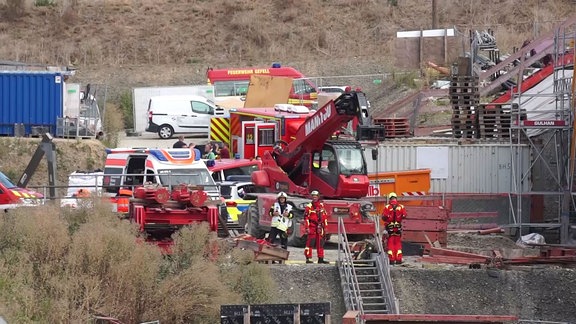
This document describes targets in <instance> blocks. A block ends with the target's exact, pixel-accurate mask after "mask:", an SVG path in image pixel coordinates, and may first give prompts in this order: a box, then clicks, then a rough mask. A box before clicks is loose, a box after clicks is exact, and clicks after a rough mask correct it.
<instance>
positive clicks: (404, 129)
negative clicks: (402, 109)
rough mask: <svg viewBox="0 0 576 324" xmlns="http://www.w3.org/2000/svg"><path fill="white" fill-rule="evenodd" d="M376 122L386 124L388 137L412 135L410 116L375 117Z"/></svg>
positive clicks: (385, 129) (381, 124)
mask: <svg viewBox="0 0 576 324" xmlns="http://www.w3.org/2000/svg"><path fill="white" fill-rule="evenodd" d="M374 124H375V125H379V126H384V133H385V136H386V138H398V137H408V136H411V135H410V123H409V122H408V118H375V119H374Z"/></svg>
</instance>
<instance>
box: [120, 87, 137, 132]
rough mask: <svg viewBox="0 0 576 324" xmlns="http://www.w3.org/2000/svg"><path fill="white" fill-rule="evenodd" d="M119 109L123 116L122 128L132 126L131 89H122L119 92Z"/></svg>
mask: <svg viewBox="0 0 576 324" xmlns="http://www.w3.org/2000/svg"><path fill="white" fill-rule="evenodd" d="M120 111H121V112H122V114H123V116H124V128H125V129H129V128H132V127H133V126H134V111H133V109H132V91H124V92H123V93H121V94H120Z"/></svg>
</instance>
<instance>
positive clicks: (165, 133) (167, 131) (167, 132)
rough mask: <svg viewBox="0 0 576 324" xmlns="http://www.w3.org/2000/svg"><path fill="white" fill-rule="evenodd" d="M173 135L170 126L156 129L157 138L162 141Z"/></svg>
mask: <svg viewBox="0 0 576 324" xmlns="http://www.w3.org/2000/svg"><path fill="white" fill-rule="evenodd" d="M173 135H174V129H173V128H172V126H170V125H162V126H160V128H159V129H158V136H159V137H160V138H162V139H169V138H172V136H173Z"/></svg>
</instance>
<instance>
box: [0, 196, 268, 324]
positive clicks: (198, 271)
mask: <svg viewBox="0 0 576 324" xmlns="http://www.w3.org/2000/svg"><path fill="white" fill-rule="evenodd" d="M85 205H86V206H85V207H83V208H79V209H76V210H68V209H60V208H58V207H55V206H44V207H42V208H38V209H34V208H22V209H18V210H14V211H11V212H9V213H6V214H3V215H2V216H1V217H0V314H2V316H4V317H5V319H6V320H7V321H8V322H14V323H64V322H67V323H82V322H87V321H90V320H93V319H94V318H95V316H96V315H98V314H99V315H105V316H111V317H114V318H118V319H119V320H120V321H122V322H125V323H137V322H143V321H152V320H159V321H160V322H161V323H216V322H218V318H219V311H220V305H221V304H234V303H251V302H264V301H265V300H267V299H268V298H271V296H272V295H271V294H272V293H271V292H272V291H273V288H274V287H273V283H272V281H271V279H270V276H269V274H268V269H267V267H266V266H264V265H260V264H255V263H253V262H251V258H252V254H251V253H252V252H247V251H240V250H233V249H232V248H231V247H230V246H229V245H227V244H225V243H224V242H223V241H221V240H218V239H216V238H215V236H214V235H215V234H214V233H212V232H210V231H209V230H208V227H207V226H206V224H199V225H194V226H191V227H187V228H184V229H182V230H181V231H180V232H179V233H178V235H176V238H175V243H174V245H173V246H172V254H171V255H170V256H169V257H167V256H164V255H162V253H161V251H160V249H159V248H158V247H157V246H156V245H151V244H146V243H144V240H143V239H141V238H140V239H137V234H138V233H137V230H136V228H135V227H134V226H133V225H132V224H130V223H128V222H126V221H120V220H118V219H117V217H116V215H114V214H113V213H111V212H110V211H109V210H110V206H109V205H108V204H105V203H100V202H98V201H92V202H90V203H87V204H85ZM93 205H95V206H93ZM223 278H226V280H223Z"/></svg>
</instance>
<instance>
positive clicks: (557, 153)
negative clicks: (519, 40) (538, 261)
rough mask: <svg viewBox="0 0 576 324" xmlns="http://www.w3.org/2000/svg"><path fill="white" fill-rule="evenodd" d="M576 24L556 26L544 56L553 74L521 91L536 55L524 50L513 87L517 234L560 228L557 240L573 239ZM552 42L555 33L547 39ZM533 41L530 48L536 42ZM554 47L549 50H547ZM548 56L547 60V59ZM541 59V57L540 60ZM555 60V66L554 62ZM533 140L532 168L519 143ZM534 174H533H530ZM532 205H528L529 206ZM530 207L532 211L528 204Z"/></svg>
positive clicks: (512, 201) (513, 196) (512, 221)
mask: <svg viewBox="0 0 576 324" xmlns="http://www.w3.org/2000/svg"><path fill="white" fill-rule="evenodd" d="M575 27H576V26H575V24H574V23H571V24H566V23H564V24H562V25H560V27H558V28H557V29H556V30H555V33H554V37H553V49H552V50H551V52H548V54H546V55H547V56H542V55H540V57H542V58H543V59H542V60H541V61H540V62H542V63H544V64H545V63H547V62H550V58H552V60H551V61H552V62H551V63H549V64H548V65H544V66H542V67H541V69H542V71H544V69H547V68H548V69H549V71H551V74H550V75H549V76H546V77H544V75H543V76H542V80H541V81H538V83H537V84H535V85H534V86H533V87H530V89H529V90H525V91H522V89H523V87H522V83H523V82H529V78H528V77H527V78H526V79H524V71H525V70H526V69H527V68H529V67H530V65H532V64H533V63H534V59H533V58H531V56H536V55H535V54H536V53H533V52H532V53H530V54H532V55H530V54H528V55H526V54H524V53H525V52H526V51H522V55H521V56H520V57H519V58H518V60H517V62H516V64H517V66H518V67H519V69H518V71H519V72H518V77H517V86H516V87H515V88H514V89H513V91H512V97H511V101H510V104H512V105H518V107H519V109H512V110H511V111H512V123H511V127H510V136H509V137H510V152H511V172H512V175H511V179H512V182H513V183H512V184H511V185H512V188H513V191H512V192H510V194H509V197H508V198H509V202H510V216H509V226H510V227H511V228H517V229H518V232H517V233H518V234H520V235H523V234H527V233H528V232H530V231H540V232H542V233H548V234H558V235H557V238H558V242H559V243H560V244H567V243H569V242H570V239H571V238H570V232H571V230H573V229H576V226H574V225H573V224H571V223H574V220H573V219H572V220H571V215H573V214H574V212H573V211H574V186H573V178H574V155H575V151H576V150H575V145H576V141H575V138H574V137H575V134H574V124H575V123H576V120H575V119H574V99H575V98H574V89H575V85H574V84H573V82H572V80H573V66H574V64H573V62H574V60H575V55H576V51H575V50H574V44H575V40H576V32H575V31H576V30H575V29H574V28H575ZM545 42H547V43H549V42H550V39H545V40H542V43H545ZM537 47H538V44H531V46H530V48H537ZM548 51H550V50H548ZM546 59H547V61H546ZM536 62H537V61H536ZM550 65H551V66H550ZM521 142H522V143H527V144H528V145H529V146H530V150H531V152H532V157H531V161H530V164H529V165H530V169H529V170H523V169H522V167H521V166H522V165H523V162H525V161H522V154H519V148H518V147H519V145H518V144H520V143H521ZM530 177H532V178H530ZM527 181H528V182H530V183H531V184H532V186H531V189H530V191H524V190H522V188H524V186H523V184H524V183H525V182H527ZM528 207H529V208H528ZM526 209H529V211H530V212H529V213H526V212H525V210H526Z"/></svg>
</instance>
